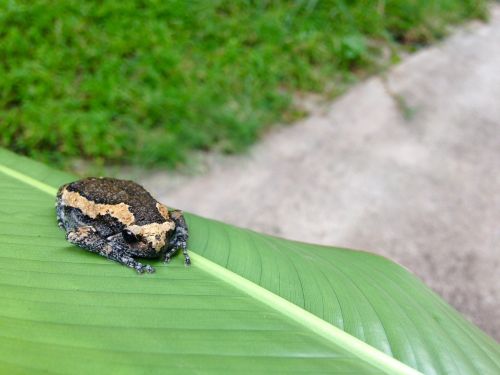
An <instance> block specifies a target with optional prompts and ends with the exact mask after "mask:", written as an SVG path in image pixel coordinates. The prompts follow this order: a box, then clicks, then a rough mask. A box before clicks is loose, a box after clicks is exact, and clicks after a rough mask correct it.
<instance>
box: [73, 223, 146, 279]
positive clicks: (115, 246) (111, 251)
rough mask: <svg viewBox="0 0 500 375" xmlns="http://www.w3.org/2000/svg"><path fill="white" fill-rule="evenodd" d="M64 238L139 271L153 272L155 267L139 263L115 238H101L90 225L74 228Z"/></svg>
mask: <svg viewBox="0 0 500 375" xmlns="http://www.w3.org/2000/svg"><path fill="white" fill-rule="evenodd" d="M66 239H67V240H68V241H69V242H71V243H72V244H75V245H77V246H80V247H81V248H84V249H85V250H88V251H90V252H92V253H97V254H99V255H101V256H103V257H105V258H108V259H111V260H114V261H115V262H118V263H121V264H123V265H125V266H127V267H130V268H133V269H135V270H136V271H137V272H139V273H143V272H144V271H146V272H148V273H153V272H155V269H154V268H153V267H151V266H150V265H148V264H146V265H144V264H142V263H139V262H138V261H136V260H135V259H134V258H132V257H131V256H130V255H128V254H127V248H126V247H125V246H123V245H122V244H120V242H119V241H117V240H116V239H114V238H112V237H110V238H108V239H103V238H101V237H100V236H99V234H98V233H97V231H96V230H95V228H94V227H92V226H80V227H77V228H74V229H72V230H70V231H68V232H67V234H66Z"/></svg>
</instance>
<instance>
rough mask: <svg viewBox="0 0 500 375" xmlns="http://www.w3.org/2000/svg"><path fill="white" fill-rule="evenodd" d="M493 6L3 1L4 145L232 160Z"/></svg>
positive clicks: (481, 2) (391, 1)
mask: <svg viewBox="0 0 500 375" xmlns="http://www.w3.org/2000/svg"><path fill="white" fill-rule="evenodd" d="M486 13H487V1H486V0H387V1H383V0H377V1H375V0H365V1H347V0H345V1H342V0H332V1H321V0H308V1H304V0H303V1H300V0H296V1H264V0H263V1H258V0H255V1H251V0H247V1H229V0H228V1H222V0H220V1H215V0H214V1H212V0H211V1H201V0H199V1H185V0H174V1H164V0H162V1H160V0H158V1H131V0H108V1H104V2H90V1H88V2H84V1H64V2H63V1H56V2H53V1H48V0H46V1H44V0H32V1H15V0H10V1H8V0H0V145H3V146H7V147H9V148H10V149H12V150H14V151H16V152H20V153H24V154H27V155H30V156H32V157H35V158H37V159H42V160H45V161H51V162H56V163H60V164H64V162H65V161H67V160H70V159H72V158H85V159H91V160H93V161H100V162H104V161H105V162H132V163H141V164H144V165H146V164H149V165H151V164H166V165H169V166H176V165H178V164H180V163H183V162H185V161H186V157H188V155H189V151H190V150H214V149H215V150H218V151H222V152H237V151H240V150H242V149H244V148H245V147H247V146H248V145H250V144H251V143H252V142H254V141H255V140H256V139H257V138H258V137H259V135H261V134H262V132H263V131H265V130H266V129H267V128H268V127H269V126H270V125H271V124H273V123H275V122H277V121H287V120H288V121H289V120H292V119H294V118H296V117H297V116H299V115H300V111H298V110H297V109H295V108H293V106H292V100H291V98H292V96H293V94H294V93H296V92H324V93H325V92H326V93H329V94H335V93H337V92H339V91H341V89H342V88H344V87H345V86H346V84H349V82H352V81H353V80H355V79H356V78H357V77H360V76H364V75H365V74H367V73H370V72H373V71H376V69H377V68H380V66H381V64H383V63H386V61H385V62H383V63H382V62H381V58H380V55H381V51H382V50H383V49H385V50H387V49H389V50H390V51H392V54H393V57H394V54H395V53H396V52H395V51H397V50H398V46H399V45H404V48H410V49H414V48H418V47H420V46H422V45H426V44H428V43H430V42H432V41H433V40H435V39H437V38H440V37H442V36H443V35H444V34H445V33H446V30H447V27H448V26H449V25H450V24H456V23H459V22H462V21H464V20H466V19H470V18H485V17H486Z"/></svg>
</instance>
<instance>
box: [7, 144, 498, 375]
mask: <svg viewBox="0 0 500 375" xmlns="http://www.w3.org/2000/svg"><path fill="white" fill-rule="evenodd" d="M72 179H74V177H73V176H70V175H67V174H64V173H60V172H57V171H54V170H52V169H50V168H48V167H45V166H43V165H41V164H38V163H35V162H33V161H30V160H28V159H25V158H22V157H19V156H16V155H13V154H11V153H9V152H6V151H3V150H0V213H1V214H2V215H1V217H0V224H1V225H0V268H1V272H0V296H1V297H2V300H1V302H0V373H2V374H3V373H9V374H11V373H12V374H24V373H29V374H37V373H53V374H67V373H71V374H88V373H91V372H94V373H99V374H100V373H112V374H114V373H117V374H128V373H130V374H143V373H147V374H152V373H153V374H154V373H167V372H168V373H203V374H207V373H214V374H218V373H248V374H255V373H306V372H307V373H314V374H317V373H333V374H339V373H355V374H371V373H388V374H403V373H412V372H414V371H413V370H412V368H414V369H417V370H419V371H421V372H423V373H426V374H435V373H437V374H446V373H452V374H494V373H499V372H500V348H499V345H498V344H497V343H495V342H494V341H493V340H491V339H490V338H489V337H487V336H486V335H484V334H483V333H482V332H481V331H480V330H479V329H477V328H476V327H474V326H473V325H472V324H470V323H469V322H467V321H466V320H465V319H464V318H462V317H461V316H460V315H459V314H458V313H457V312H456V311H455V310H453V309H452V308H451V307H450V306H448V305H447V304H446V303H445V302H443V301H442V300H441V299H440V298H439V297H438V296H436V295H435V294H434V293H433V292H432V291H430V290H429V289H428V288H427V287H425V286H424V285H423V284H422V283H421V282H420V281H419V280H418V279H416V278H415V277H414V276H413V275H411V274H410V273H409V272H408V271H406V270H404V269H403V268H401V267H400V266H398V265H396V264H394V263H392V262H390V261H388V260H386V259H384V258H382V257H379V256H375V255H373V254H369V253H364V252H358V251H351V250H345V249H337V248H332V247H324V246H316V245H309V244H303V243H298V242H292V241H287V240H283V239H279V238H274V237H270V236H265V235H261V234H258V233H254V232H252V231H248V230H243V229H239V228H235V227H232V226H229V225H226V224H222V223H218V222H215V221H211V220H207V219H203V218H200V217H197V216H194V215H188V222H189V226H190V233H191V238H190V241H189V247H190V250H191V252H192V253H193V266H192V267H190V268H185V267H184V266H183V265H182V260H180V259H179V258H177V259H175V260H174V261H173V262H172V263H171V264H170V265H168V266H164V265H162V264H161V263H159V262H156V263H154V264H155V266H156V267H157V273H156V274H153V275H142V276H139V275H136V274H134V273H133V272H132V271H131V270H129V269H126V268H125V267H122V266H119V265H116V264H115V263H112V262H109V261H107V260H106V259H104V258H101V257H99V256H96V255H95V254H90V253H88V252H85V251H83V250H81V249H79V248H77V247H75V246H72V245H71V244H69V243H67V242H66V241H65V240H64V235H63V232H62V231H60V230H59V229H58V228H57V225H56V223H55V214H54V207H53V206H54V192H55V188H57V187H58V186H59V185H60V184H62V183H64V182H67V181H69V180H72ZM165 203H168V202H165ZM408 366H409V367H408Z"/></svg>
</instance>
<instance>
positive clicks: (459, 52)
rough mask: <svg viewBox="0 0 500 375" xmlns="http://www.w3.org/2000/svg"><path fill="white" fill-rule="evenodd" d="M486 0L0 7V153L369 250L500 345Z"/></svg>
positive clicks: (496, 24)
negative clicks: (125, 181) (121, 180)
mask: <svg viewBox="0 0 500 375" xmlns="http://www.w3.org/2000/svg"><path fill="white" fill-rule="evenodd" d="M498 103H500V7H499V5H498V4H495V3H494V2H489V1H486V0H435V1H427V0H420V1H417V0H364V1H341V0H330V1H327V0H294V1H292V0H289V1H285V0H282V1H265V0H260V1H259V0H255V1H251V0H246V1H243V0H242V1H223V0H220V1H216V0H214V1H201V0H199V1H176V0H171V1H153V0H151V1H132V0H119V1H114V0H106V1H102V2H81V1H64V2H51V1H44V0H34V1H13V0H10V1H9V0H5V1H0V145H1V146H3V147H7V148H9V149H11V150H13V151H15V152H18V153H22V154H25V155H28V156H30V157H33V158H35V159H38V160H41V161H43V162H46V163H49V164H51V165H53V166H55V167H58V168H64V169H66V170H69V171H71V172H73V173H77V174H80V175H90V174H101V175H102V174H108V175H115V176H119V177H127V178H133V179H135V180H138V181H139V182H142V183H143V184H144V185H145V186H146V187H147V188H148V189H150V190H151V191H152V192H153V193H154V194H155V195H156V196H157V197H158V198H160V200H162V201H163V202H164V203H166V204H168V205H170V206H173V207H178V208H182V209H184V210H186V211H190V212H194V213H198V214H201V215H204V216H207V217H212V218H216V219H220V220H223V221H226V222H229V223H233V224H236V225H241V226H244V227H248V228H252V229H255V230H258V231H262V232H265V233H269V234H274V235H278V236H281V237H286V238H291V239H295V240H300V241H306V242H315V243H323V244H328V245H335V246H343V247H347V248H355V249H364V250H367V251H372V252H377V253H379V254H382V255H384V256H387V257H389V258H391V259H393V260H394V261H397V262H399V263H400V264H402V265H404V266H405V267H407V268H408V269H410V270H411V271H412V272H413V273H415V274H416V275H417V276H419V277H420V278H422V279H423V280H424V281H425V282H426V283H427V284H428V285H429V286H430V287H431V288H433V289H434V290H435V291H436V292H438V293H439V294H441V295H442V296H443V297H444V298H445V299H446V300H447V301H448V302H450V303H451V304H452V305H454V306H455V307H456V308H457V309H459V310H460V311H461V312H462V313H464V314H465V315H466V316H467V317H468V318H469V319H471V320H472V321H474V322H475V323H476V324H478V325H479V326H480V327H481V328H482V329H483V330H485V331H486V332H487V333H489V334H490V335H492V336H493V337H495V338H496V339H497V340H499V339H500V287H499V285H500V277H499V272H498V269H499V266H500V252H499V249H498V244H499V243H500V228H499V225H498V223H499V222H500V196H499V191H500V170H499V169H500V168H499V165H500V154H499V150H500V106H499V105H498Z"/></svg>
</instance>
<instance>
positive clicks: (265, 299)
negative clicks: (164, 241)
mask: <svg viewBox="0 0 500 375" xmlns="http://www.w3.org/2000/svg"><path fill="white" fill-rule="evenodd" d="M0 172H2V173H3V174H5V175H7V176H9V177H12V178H14V179H16V180H18V181H20V182H22V183H24V184H26V185H28V186H31V187H34V188H36V189H38V190H40V191H42V192H44V193H47V194H49V195H51V196H55V195H56V193H57V189H56V188H54V187H52V186H50V185H48V184H45V183H44V182H42V181H39V180H37V179H35V178H32V177H31V176H28V175H26V174H24V173H21V172H19V171H16V170H14V169H11V168H9V167H7V166H5V165H2V164H0ZM190 252H191V259H192V260H193V267H197V268H199V269H200V270H202V271H203V272H206V273H208V274H210V275H211V276H213V277H215V278H217V279H220V280H221V281H223V282H224V283H226V284H228V285H230V286H233V287H235V288H237V289H238V290H240V291H242V292H244V293H245V294H247V295H249V296H250V297H252V298H253V299H255V300H257V301H259V302H261V303H264V304H265V305H267V306H269V307H271V308H272V309H273V310H275V311H277V312H279V313H280V314H283V315H285V316H286V317H287V318H289V319H292V320H293V321H295V322H297V323H299V324H300V325H302V326H303V327H305V328H306V329H308V330H310V331H312V332H314V333H315V334H316V335H318V336H320V337H322V338H324V339H326V340H327V341H329V342H331V343H333V344H335V345H339V346H341V347H342V348H343V349H344V350H346V351H348V352H350V353H352V354H353V355H355V356H356V357H358V358H360V359H361V360H363V361H365V362H367V363H369V364H371V365H373V366H375V367H377V368H379V369H380V370H382V371H384V372H385V373H388V374H409V375H417V374H422V373H421V372H419V371H417V370H416V369H414V368H412V367H409V366H408V365H406V364H404V363H403V362H400V361H398V360H397V359H395V358H393V357H391V356H389V355H387V354H386V353H384V352H382V351H380V350H378V349H376V348H374V347H372V346H371V345H368V344H367V343H365V342H363V341H361V340H359V339H358V338H356V337H355V336H352V335H350V334H348V333H347V332H345V331H343V330H341V329H339V328H337V327H335V326H334V325H332V324H331V323H329V322H327V321H325V320H323V319H321V318H319V317H318V316H316V315H314V314H312V313H310V312H308V311H307V310H304V309H303V308H301V307H299V306H297V305H295V304H294V303H292V302H290V301H288V300H286V299H284V298H282V297H280V296H279V295H277V294H274V293H272V292H271V291H269V290H267V289H265V288H263V287H261V286H260V285H258V284H255V283H253V282H252V281H250V280H248V279H245V278H244V277H242V276H240V275H238V274H236V273H234V272H232V271H230V270H228V269H226V268H224V267H222V266H220V265H218V264H216V263H214V262H212V261H210V260H208V259H206V258H204V257H202V256H201V255H199V254H197V253H196V252H193V250H192V249H190Z"/></svg>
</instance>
